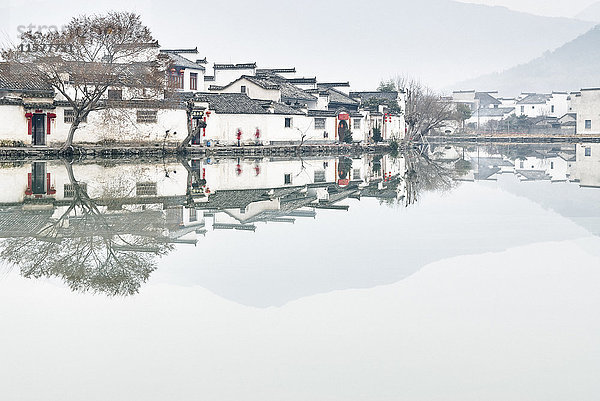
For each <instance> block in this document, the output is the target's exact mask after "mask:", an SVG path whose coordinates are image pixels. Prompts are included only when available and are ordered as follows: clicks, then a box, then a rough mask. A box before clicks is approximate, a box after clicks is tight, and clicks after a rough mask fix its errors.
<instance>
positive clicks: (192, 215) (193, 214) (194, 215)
mask: <svg viewBox="0 0 600 401" xmlns="http://www.w3.org/2000/svg"><path fill="white" fill-rule="evenodd" d="M197 220H198V215H197V213H196V209H194V208H190V222H194V221H197Z"/></svg>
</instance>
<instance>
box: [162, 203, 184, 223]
mask: <svg viewBox="0 0 600 401" xmlns="http://www.w3.org/2000/svg"><path fill="white" fill-rule="evenodd" d="M165 218H166V221H167V224H168V225H173V226H180V225H182V224H183V206H178V207H174V208H171V209H167V210H166V212H165Z"/></svg>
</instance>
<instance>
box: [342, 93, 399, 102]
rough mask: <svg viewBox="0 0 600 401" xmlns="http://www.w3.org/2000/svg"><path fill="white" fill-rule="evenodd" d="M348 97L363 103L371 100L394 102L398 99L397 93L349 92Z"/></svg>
mask: <svg viewBox="0 0 600 401" xmlns="http://www.w3.org/2000/svg"><path fill="white" fill-rule="evenodd" d="M350 97H351V98H353V99H360V100H361V101H363V102H365V101H367V100H369V99H372V98H375V99H387V100H396V99H398V92H396V91H392V92H350Z"/></svg>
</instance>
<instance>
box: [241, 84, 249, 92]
mask: <svg viewBox="0 0 600 401" xmlns="http://www.w3.org/2000/svg"><path fill="white" fill-rule="evenodd" d="M247 91H248V88H246V85H242V86H240V93H244V94H245V93H246V92H247Z"/></svg>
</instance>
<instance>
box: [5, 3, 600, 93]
mask: <svg viewBox="0 0 600 401" xmlns="http://www.w3.org/2000/svg"><path fill="white" fill-rule="evenodd" d="M5 3H6V4H5ZM111 9H115V10H129V11H132V10H133V11H136V12H139V13H141V15H142V18H143V21H144V23H146V24H147V25H148V26H149V27H150V28H151V30H152V32H153V33H154V35H155V36H156V38H157V39H158V40H159V42H160V44H161V45H163V46H164V47H167V48H181V47H195V46H198V49H199V51H200V52H201V54H200V55H199V57H200V58H202V57H204V56H207V57H208V59H209V61H217V62H221V63H228V62H249V61H256V62H257V63H258V64H259V66H261V67H263V68H264V67H278V66H296V67H297V68H298V71H299V73H300V74H302V75H312V76H314V75H318V76H319V78H321V79H323V80H336V81H337V80H350V82H351V83H352V84H353V86H354V87H355V89H369V88H370V89H372V88H374V87H375V86H376V85H377V83H378V81H379V80H380V79H381V78H388V77H391V76H394V75H396V74H398V73H409V74H411V75H413V76H417V77H421V78H422V79H423V80H424V81H425V82H427V83H429V84H430V85H433V86H436V87H442V86H447V85H450V84H452V83H454V82H457V81H461V80H465V79H471V78H473V77H477V76H480V75H483V74H487V73H490V72H494V71H501V70H503V69H506V68H510V67H512V66H514V65H517V64H520V63H525V62H528V61H530V60H532V59H533V58H535V57H538V56H540V55H542V54H543V52H544V51H547V50H549V49H555V48H557V47H559V46H561V45H563V44H564V43H566V42H568V41H569V40H571V39H573V38H575V37H577V36H578V35H580V34H582V33H584V32H586V31H587V30H588V29H590V28H591V27H592V26H593V25H594V24H593V23H591V22H583V21H580V20H576V19H567V18H548V17H541V16H535V15H531V14H526V13H520V12H516V11H511V10H509V9H507V8H504V7H489V6H484V5H477V4H466V3H459V2H455V1H450V0H371V1H367V2H365V1H363V0H360V1H359V0H327V1H323V0H296V1H288V0H261V1H248V0H219V1H203V2H198V3H197V4H196V3H194V6H193V7H192V6H184V5H178V6H177V5H174V3H173V2H168V1H159V0H128V1H127V2H123V1H122V0H105V1H103V2H102V3H100V2H78V3H77V7H74V6H73V2H72V0H54V1H53V2H52V7H50V8H49V7H31V6H30V4H29V3H27V2H8V3H7V2H2V1H0V39H1V33H2V31H6V32H7V33H9V34H11V35H13V36H16V34H17V33H18V30H17V25H19V24H24V25H28V24H29V23H40V24H41V23H43V24H44V25H50V24H55V25H57V26H60V25H61V24H64V23H66V22H67V21H68V20H69V19H70V18H71V17H72V16H73V15H76V14H79V13H95V12H105V11H106V10H111ZM7 15H8V16H10V18H8V17H6V16H7ZM11 24H12V25H11Z"/></svg>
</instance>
